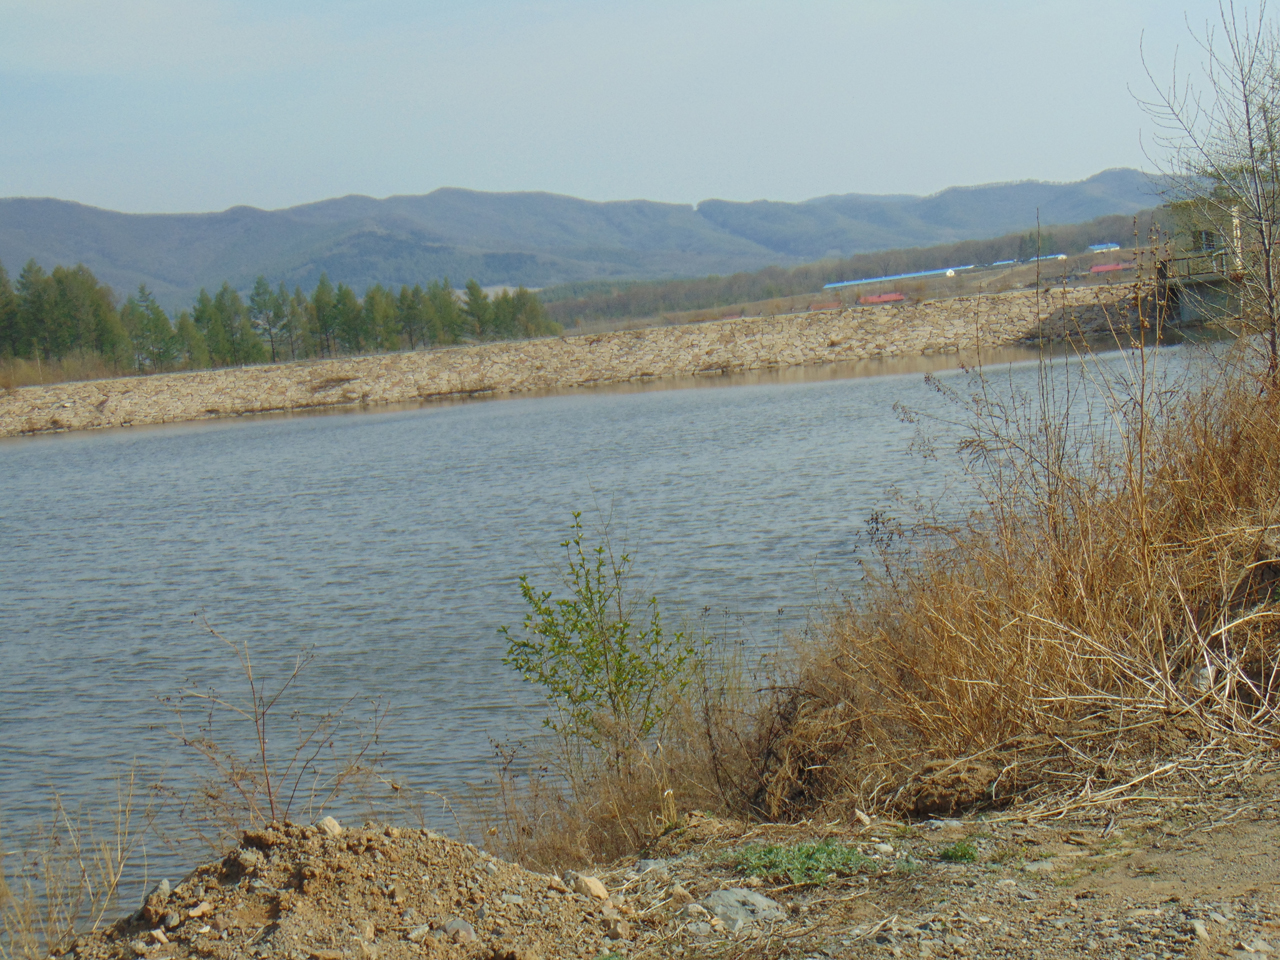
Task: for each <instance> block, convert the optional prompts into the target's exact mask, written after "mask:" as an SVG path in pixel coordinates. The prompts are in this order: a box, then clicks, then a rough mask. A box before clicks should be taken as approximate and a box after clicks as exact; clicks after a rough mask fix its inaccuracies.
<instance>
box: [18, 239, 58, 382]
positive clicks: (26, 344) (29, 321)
mask: <svg viewBox="0 0 1280 960" xmlns="http://www.w3.org/2000/svg"><path fill="white" fill-rule="evenodd" d="M53 292H54V291H53V281H52V279H51V278H50V277H49V275H48V274H47V273H45V272H44V268H43V267H41V266H40V264H38V263H36V261H35V259H34V258H32V259H31V260H28V261H27V265H26V266H25V267H23V268H22V273H20V274H18V284H17V295H18V323H17V342H18V348H17V349H16V350H15V351H14V353H15V354H17V355H18V356H25V357H40V356H42V357H45V358H48V357H49V352H48V349H47V343H46V341H45V337H44V330H45V327H46V324H47V322H48V319H49V314H50V313H51V311H52V309H53Z"/></svg>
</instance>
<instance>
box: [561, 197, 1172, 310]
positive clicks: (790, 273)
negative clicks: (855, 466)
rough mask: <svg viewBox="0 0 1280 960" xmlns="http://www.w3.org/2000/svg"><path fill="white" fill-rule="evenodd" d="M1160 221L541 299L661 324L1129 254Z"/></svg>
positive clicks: (1131, 220) (571, 288) (588, 288)
mask: <svg viewBox="0 0 1280 960" xmlns="http://www.w3.org/2000/svg"><path fill="white" fill-rule="evenodd" d="M1154 216H1155V211H1154V210H1147V211H1143V212H1142V213H1141V214H1139V215H1138V216H1137V217H1136V218H1135V217H1132V216H1125V215H1114V216H1106V217H1098V218H1097V219H1095V220H1091V221H1088V222H1086V223H1078V224H1068V225H1065V226H1055V227H1051V228H1048V229H1047V230H1045V231H1042V232H1041V233H1040V234H1039V235H1038V236H1037V234H1036V232H1035V231H1032V232H1030V233H1011V234H1007V235H1005V236H1002V237H995V238H993V239H990V240H964V241H961V242H959V243H948V244H942V245H939V246H934V247H911V248H905V249H900V250H882V251H877V252H875V253H860V254H857V255H855V256H852V257H848V258H845V259H840V260H821V261H819V262H817V263H809V264H804V265H802V266H799V267H793V268H790V269H788V268H786V267H765V268H764V269H762V270H756V271H752V272H743V273H735V274H733V275H732V276H728V277H721V276H710V277H699V278H697V279H689V280H658V281H640V282H626V281H623V282H610V281H588V282H584V283H576V284H563V285H561V286H557V287H552V288H550V289H546V290H542V291H540V295H541V297H542V300H543V302H544V303H545V304H546V307H547V315H548V316H550V317H551V318H552V319H554V320H557V321H559V322H560V323H562V324H564V325H565V326H570V325H571V324H573V323H575V322H577V321H580V320H609V319H618V318H622V317H656V316H659V315H661V314H663V313H680V312H684V311H686V310H701V309H705V308H708V307H724V306H729V305H731V304H738V303H753V302H756V301H759V300H772V299H775V298H783V297H794V296H799V295H801V294H805V293H814V292H817V291H819V290H821V289H822V287H823V285H824V284H827V283H835V282H838V281H841V280H863V279H868V278H873V277H887V276H893V275H895V274H899V273H912V272H915V271H917V270H937V269H940V268H943V267H956V266H964V265H967V264H971V263H973V264H982V263H997V262H999V261H1001V260H1026V259H1029V258H1031V257H1034V256H1037V251H1039V252H1040V253H1041V254H1056V253H1066V254H1074V253H1082V252H1084V250H1085V249H1086V248H1087V247H1088V246H1089V245H1090V244H1093V243H1118V244H1120V245H1121V246H1122V247H1132V246H1133V245H1134V230H1135V226H1136V229H1137V233H1138V236H1137V240H1138V242H1139V243H1146V242H1147V236H1148V234H1149V232H1150V231H1151V229H1152V226H1153V223H1154V222H1155V221H1154Z"/></svg>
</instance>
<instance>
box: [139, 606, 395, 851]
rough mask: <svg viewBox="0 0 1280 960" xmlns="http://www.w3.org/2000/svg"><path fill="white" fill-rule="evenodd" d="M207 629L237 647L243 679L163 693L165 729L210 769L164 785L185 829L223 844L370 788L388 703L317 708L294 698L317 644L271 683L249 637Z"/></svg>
mask: <svg viewBox="0 0 1280 960" xmlns="http://www.w3.org/2000/svg"><path fill="white" fill-rule="evenodd" d="M204 626H205V629H207V630H208V631H209V634H210V635H211V636H212V637H213V638H214V639H216V640H217V641H218V642H219V643H220V644H222V645H224V646H225V647H226V648H227V649H228V650H230V651H231V652H232V653H233V654H234V655H235V657H236V662H237V665H238V667H239V670H240V675H241V677H242V678H243V682H244V686H243V689H241V690H240V691H237V692H232V693H226V692H222V691H219V690H216V689H213V688H209V689H203V690H201V689H198V688H195V687H191V688H189V689H187V690H185V691H183V692H182V693H181V694H180V695H178V696H176V697H169V698H165V700H164V703H166V704H167V705H168V706H169V708H170V709H171V711H172V713H173V718H174V724H173V726H172V727H171V728H170V731H169V732H170V733H171V734H172V735H173V737H174V738H175V739H176V740H177V741H178V743H179V744H181V746H183V747H185V748H186V749H187V750H189V751H191V752H192V753H193V754H194V755H195V756H196V757H197V758H198V759H199V760H200V761H201V762H202V764H203V767H204V770H205V771H206V773H205V774H204V775H202V776H201V777H200V778H199V781H198V784H197V786H196V788H195V789H193V790H191V791H190V792H189V793H187V794H185V795H179V794H175V793H173V792H172V791H166V795H167V799H168V800H169V801H171V802H173V803H174V804H175V811H176V817H177V820H178V821H179V822H180V823H181V824H182V825H183V827H184V828H185V830H186V831H188V832H189V833H190V834H191V836H190V837H170V838H166V839H167V841H168V842H170V843H172V844H175V845H180V844H182V843H184V842H186V841H187V840H189V839H196V840H198V841H199V842H201V843H202V844H203V845H205V846H206V847H207V848H209V849H211V850H213V851H216V852H222V851H223V850H225V849H226V848H227V847H228V846H229V845H233V844H234V843H235V842H236V841H237V840H238V838H239V835H240V834H241V833H242V832H243V831H244V830H246V829H249V828H251V827H254V826H257V825H259V824H263V823H267V822H272V821H279V822H285V821H289V820H291V819H293V818H295V817H302V818H304V819H306V820H308V821H310V820H314V819H316V818H317V817H319V816H321V815H322V813H323V811H324V810H325V809H326V807H328V806H330V805H331V804H333V803H334V802H336V801H337V800H338V799H339V798H341V797H343V796H344V795H346V794H348V793H352V792H357V793H363V794H368V793H369V791H370V790H371V789H372V787H373V784H374V782H375V780H376V777H375V773H376V769H377V767H378V765H379V761H380V758H379V757H378V756H377V755H376V752H375V751H376V748H377V745H378V737H379V734H380V732H381V729H382V725H383V723H384V721H385V719H386V712H385V710H384V709H383V707H382V705H381V703H380V702H378V701H372V702H371V703H370V705H369V712H368V714H367V716H365V717H364V718H363V719H359V720H352V719H350V718H349V716H348V711H349V709H350V707H351V706H352V704H353V703H355V701H356V699H357V698H355V697H353V698H351V699H348V700H346V701H345V702H343V703H340V704H338V705H337V706H336V707H332V708H329V709H327V710H323V711H320V712H316V713H311V712H307V711H305V710H303V709H301V708H299V707H296V706H294V705H292V704H291V703H290V695H292V694H295V693H296V692H297V690H296V687H297V685H298V680H299V678H300V676H301V675H302V673H303V672H304V671H305V670H306V668H307V667H308V666H309V665H310V664H311V663H312V662H313V661H314V659H315V654H314V652H306V653H303V654H300V655H298V656H297V657H296V658H295V659H294V663H293V667H292V669H291V670H290V671H289V672H288V674H287V675H286V676H285V677H284V679H283V680H281V681H279V682H278V683H276V684H275V685H272V683H271V682H270V681H269V680H268V679H266V678H264V677H262V676H261V675H259V673H258V672H256V670H255V668H254V665H253V659H252V655H251V651H250V648H249V643H248V641H243V642H241V643H235V642H233V641H231V640H228V639H227V638H226V637H224V636H222V635H221V634H220V633H218V632H217V631H216V630H214V629H213V628H212V627H210V626H209V625H208V624H207V623H206V624H205V625H204Z"/></svg>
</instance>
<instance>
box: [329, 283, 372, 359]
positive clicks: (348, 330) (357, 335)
mask: <svg viewBox="0 0 1280 960" xmlns="http://www.w3.org/2000/svg"><path fill="white" fill-rule="evenodd" d="M333 312H334V327H335V328H336V330H337V333H338V342H339V343H340V344H341V345H342V349H343V350H345V351H346V352H347V353H360V352H362V351H363V350H364V349H365V347H366V346H367V345H368V341H369V337H368V334H367V332H366V330H365V326H364V311H362V310H361V309H360V301H359V300H358V299H357V298H356V293H355V291H354V290H352V289H351V288H350V287H348V286H347V285H346V284H345V283H340V284H338V293H337V296H335V297H334V298H333Z"/></svg>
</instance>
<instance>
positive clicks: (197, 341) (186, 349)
mask: <svg viewBox="0 0 1280 960" xmlns="http://www.w3.org/2000/svg"><path fill="white" fill-rule="evenodd" d="M177 336H178V343H179V344H180V345H181V346H180V349H179V353H180V357H181V359H182V361H183V365H184V366H185V367H186V368H187V369H188V370H203V369H205V368H206V367H208V366H209V345H208V344H207V343H205V340H204V334H203V333H201V332H200V328H199V327H197V326H196V323H195V321H194V320H193V319H192V317H191V314H190V313H188V312H187V311H186V310H183V311H182V313H181V314H180V315H179V316H178V329H177Z"/></svg>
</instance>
